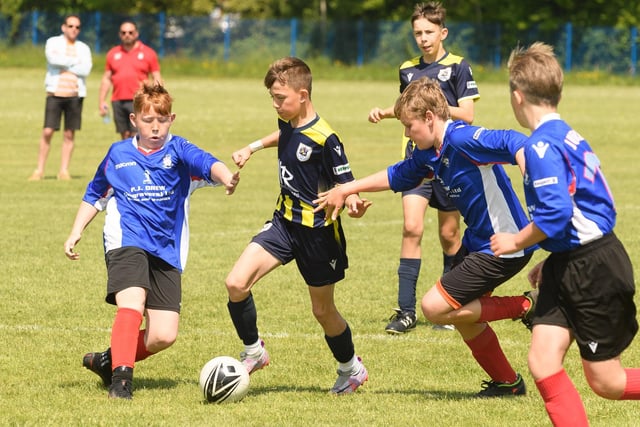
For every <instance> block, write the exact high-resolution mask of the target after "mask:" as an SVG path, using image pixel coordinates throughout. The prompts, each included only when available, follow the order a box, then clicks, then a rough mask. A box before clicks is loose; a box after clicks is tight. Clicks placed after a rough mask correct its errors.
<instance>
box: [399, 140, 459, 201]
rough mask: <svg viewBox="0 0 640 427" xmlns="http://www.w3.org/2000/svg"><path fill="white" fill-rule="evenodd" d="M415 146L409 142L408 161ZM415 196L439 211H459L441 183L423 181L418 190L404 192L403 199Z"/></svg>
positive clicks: (406, 151)
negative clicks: (425, 200) (426, 201)
mask: <svg viewBox="0 0 640 427" xmlns="http://www.w3.org/2000/svg"><path fill="white" fill-rule="evenodd" d="M413 148H414V144H413V142H412V141H409V142H407V146H406V149H405V155H404V158H405V159H408V158H410V157H411V155H412V153H413ZM412 194H415V195H417V196H420V197H423V198H425V199H427V200H428V201H429V206H431V207H432V208H434V209H438V210H439V211H444V212H453V211H457V210H458V208H456V205H454V204H453V201H452V200H451V199H450V198H449V196H447V191H446V190H445V189H444V187H443V186H442V184H441V183H440V181H436V180H434V181H423V182H422V183H421V184H420V185H418V186H417V187H416V188H413V189H411V190H407V191H403V192H402V197H404V196H408V195H412Z"/></svg>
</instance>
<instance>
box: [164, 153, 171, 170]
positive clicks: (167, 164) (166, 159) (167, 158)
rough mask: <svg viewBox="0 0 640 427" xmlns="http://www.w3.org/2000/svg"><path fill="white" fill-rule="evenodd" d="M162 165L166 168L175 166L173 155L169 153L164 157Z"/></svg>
mask: <svg viewBox="0 0 640 427" xmlns="http://www.w3.org/2000/svg"><path fill="white" fill-rule="evenodd" d="M162 167H163V168H165V169H171V168H172V167H173V161H172V160H171V155H169V154H167V155H166V156H164V157H163V158H162Z"/></svg>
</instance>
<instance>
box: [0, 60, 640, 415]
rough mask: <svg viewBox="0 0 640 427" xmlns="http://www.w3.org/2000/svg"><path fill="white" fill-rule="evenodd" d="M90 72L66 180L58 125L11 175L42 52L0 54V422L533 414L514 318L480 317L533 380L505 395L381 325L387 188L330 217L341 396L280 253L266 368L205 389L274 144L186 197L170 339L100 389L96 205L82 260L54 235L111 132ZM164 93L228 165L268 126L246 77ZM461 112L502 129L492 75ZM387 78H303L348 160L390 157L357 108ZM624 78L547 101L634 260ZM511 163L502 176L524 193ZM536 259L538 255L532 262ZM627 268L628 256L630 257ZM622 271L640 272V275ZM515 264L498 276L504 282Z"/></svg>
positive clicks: (269, 206) (629, 360)
mask: <svg viewBox="0 0 640 427" xmlns="http://www.w3.org/2000/svg"><path fill="white" fill-rule="evenodd" d="M100 74H101V73H100V69H99V68H97V69H95V70H94V72H93V74H92V76H91V78H90V81H89V96H88V97H87V99H86V100H85V110H84V117H83V129H82V130H81V131H80V132H79V133H78V135H77V146H76V151H75V153H74V157H73V161H72V165H71V173H72V175H73V177H74V178H75V179H74V180H73V181H71V182H58V181H56V180H55V178H54V177H55V174H56V172H57V167H58V164H59V156H60V151H59V149H60V138H61V136H60V134H59V133H57V134H56V135H55V136H54V141H53V148H52V152H51V155H50V158H49V162H48V166H47V171H46V175H47V179H45V180H44V181H42V182H36V183H32V182H27V181H26V178H27V176H28V175H29V174H30V173H31V171H32V170H33V168H34V167H35V162H36V156H37V145H38V138H39V135H40V131H41V126H42V121H43V106H44V93H43V78H44V71H43V70H42V69H40V68H24V67H23V68H7V67H5V68H1V69H0V93H2V95H3V96H2V97H1V98H0V111H2V114H3V120H4V125H3V127H2V129H3V130H2V134H3V136H2V139H1V140H0V175H1V177H0V178H1V179H0V216H1V217H2V236H3V239H1V240H0V254H1V255H0V257H1V259H0V273H1V274H2V278H3V280H2V282H1V284H0V301H2V314H1V315H0V378H1V386H0V424H7V425H214V424H216V425H250V426H254V425H255V426H264V425H268V426H280V425H293V426H306V425H314V426H338V425H362V426H382V425H409V426H412V425H437V426H457V425H460V426H487V427H489V426H491V427H493V426H509V427H511V426H527V427H530V426H547V425H549V421H548V419H547V416H546V413H545V411H544V407H543V403H542V401H541V399H540V397H539V395H538V393H537V391H536V389H535V386H534V384H533V381H532V379H531V376H530V375H529V373H528V372H527V367H526V355H527V349H528V343H529V332H528V331H526V330H525V328H524V327H523V326H522V325H521V324H520V323H518V322H511V321H503V322H496V323H494V325H493V326H494V327H495V329H496V331H497V334H498V336H499V337H500V339H501V343H502V346H503V348H504V350H505V352H506V354H507V356H508V357H509V359H510V360H511V362H512V364H513V365H514V367H515V368H516V370H518V371H519V372H521V373H522V374H523V376H524V378H525V381H526V382H527V385H528V387H529V391H530V393H529V394H528V395H527V396H526V397H523V398H518V399H512V400H509V399H507V400H500V399H498V400H489V401H485V400H483V401H478V400H475V399H473V398H472V396H473V394H474V393H476V392H477V391H478V390H479V386H480V382H481V380H483V379H487V377H486V374H485V373H484V372H482V371H481V369H480V368H479V367H478V366H477V365H476V364H475V362H474V361H473V360H472V358H471V356H470V354H469V350H468V349H467V348H466V346H465V345H464V344H463V343H462V340H461V339H460V338H459V336H458V335H457V333H449V332H439V331H433V330H432V329H431V328H430V327H429V326H428V325H427V324H426V323H425V321H424V319H423V318H421V319H420V323H419V325H418V328H417V330H416V331H415V332H413V333H411V334H409V335H407V336H401V337H392V336H388V335H387V334H385V333H384V332H383V328H384V326H385V324H386V320H387V318H388V316H389V315H390V314H391V308H392V307H394V306H395V304H396V281H397V279H396V269H397V263H398V255H399V245H400V231H401V226H402V221H401V208H400V199H399V196H398V195H394V194H392V193H390V192H388V193H374V194H369V195H367V197H368V198H369V199H371V200H373V202H374V206H373V207H372V209H371V210H370V211H369V212H368V213H367V215H366V216H365V217H364V218H362V219H359V220H353V219H349V218H345V221H344V224H345V230H346V233H347V239H348V244H349V255H350V264H351V268H350V269H349V270H348V272H347V278H346V280H344V281H343V282H341V283H340V284H338V285H337V288H336V300H337V304H338V307H339V309H340V311H341V312H342V314H343V315H344V316H345V318H346V319H347V320H348V321H349V323H350V325H351V328H352V330H353V333H354V341H355V345H356V350H357V352H358V354H360V355H361V356H362V357H363V359H364V361H365V363H366V364H367V367H368V369H369V373H370V379H369V381H368V382H367V383H366V384H365V386H363V387H362V388H361V389H360V390H358V392H357V393H356V394H355V395H352V396H347V397H344V398H333V397H331V396H329V395H327V390H328V388H329V387H330V386H331V385H332V384H333V381H334V380H335V369H336V364H335V362H334V360H333V359H332V357H331V354H330V352H329V350H328V349H327V347H326V344H325V342H324V339H323V337H322V332H321V328H320V327H319V326H318V324H317V323H316V322H315V320H314V319H313V317H312V315H311V312H310V303H309V297H308V294H307V291H306V289H305V285H304V284H303V282H302V279H301V278H300V276H299V274H298V272H297V270H296V268H295V265H288V266H285V267H281V268H279V269H277V270H276V271H274V272H273V273H272V274H270V275H269V276H267V277H266V278H265V279H264V280H263V281H262V282H261V283H259V284H258V285H257V286H256V287H255V288H254V294H255V298H256V303H257V306H258V313H259V314H258V321H259V327H260V330H261V333H262V335H263V337H264V338H265V340H266V341H267V343H268V346H269V351H270V353H271V356H272V365H271V366H270V367H269V368H267V369H265V370H264V371H261V372H258V373H256V374H255V375H253V376H252V378H251V392H250V394H249V395H248V396H247V398H245V399H244V400H243V401H242V402H241V403H239V404H232V405H207V404H203V403H202V399H201V398H200V395H199V388H198V375H199V371H200V368H201V367H202V366H203V365H204V363H205V362H206V361H207V360H209V359H211V358H212V357H214V356H217V355H231V356H237V355H238V353H239V351H240V350H241V349H242V346H241V343H240V341H239V340H238V339H237V337H236V335H235V331H234V329H233V326H232V325H231V322H230V320H229V317H228V313H227V309H226V292H225V289H224V278H225V276H226V274H227V272H228V271H229V269H230V268H231V266H232V265H233V263H234V261H235V259H236V258H237V257H238V255H239V254H240V252H241V251H242V249H243V248H244V246H245V245H246V244H247V242H248V241H249V239H250V238H251V236H252V235H253V234H254V233H256V232H257V231H258V230H259V228H260V227H261V225H262V223H263V222H264V220H266V219H268V218H270V216H271V213H272V210H273V207H274V204H275V199H276V195H277V191H278V185H277V164H276V157H275V152H273V151H262V152H260V153H258V154H257V155H256V156H255V157H254V158H253V159H252V160H251V161H250V162H249V163H248V164H247V166H246V167H245V169H243V171H242V180H241V184H240V187H239V189H238V191H237V193H236V194H235V195H233V196H231V197H227V196H225V195H224V194H223V191H221V190H220V189H206V190H200V191H198V192H196V193H195V195H194V197H193V200H192V209H191V232H192V236H191V237H192V242H191V251H190V259H189V264H188V266H187V268H186V271H185V274H184V277H183V314H182V317H181V327H180V335H179V338H178V341H177V342H176V344H175V345H174V346H173V347H171V348H170V349H168V350H166V351H164V352H162V353H160V354H158V355H156V356H153V357H152V358H150V359H148V360H146V361H143V362H140V363H139V364H138V365H137V367H136V379H135V386H136V390H135V397H134V400H133V401H132V402H114V401H109V400H108V399H107V398H106V392H105V391H104V390H103V389H102V388H101V387H100V385H99V380H98V378H97V377H96V376H95V375H93V374H91V373H90V372H88V371H86V370H85V369H83V368H82V366H81V357H82V355H83V354H84V353H85V352H87V351H95V350H102V349H104V348H106V346H107V345H108V343H109V336H110V328H111V323H112V320H113V314H114V309H113V307H112V306H109V305H107V304H106V303H104V301H103V298H104V295H103V294H104V289H105V279H106V273H105V267H104V262H103V253H102V242H101V231H102V224H103V219H104V217H103V216H102V215H100V216H99V217H98V218H96V220H95V221H94V223H93V224H91V225H90V226H89V228H88V229H87V231H86V232H85V234H84V238H83V240H82V242H81V243H80V245H79V246H78V251H79V252H80V253H81V259H80V260H79V261H77V262H71V261H68V260H67V259H66V258H65V257H64V254H63V251H62V244H63V242H64V240H65V239H66V237H67V234H68V232H69V230H70V227H71V224H72V221H73V218H74V215H75V212H76V209H77V207H78V205H79V203H80V199H81V197H82V194H83V191H84V188H85V186H86V184H87V182H88V181H89V179H90V178H91V177H92V176H93V172H94V170H95V168H96V167H97V165H98V162H99V161H100V160H101V159H102V157H103V156H104V153H105V151H106V149H107V147H108V146H109V144H110V143H111V142H113V141H114V140H115V139H116V134H115V132H114V129H113V127H112V126H113V125H112V124H111V125H108V126H106V125H103V124H102V122H101V120H100V118H99V116H98V114H97V91H98V85H99V80H98V79H99V75H100ZM166 85H167V87H168V88H169V90H170V91H171V92H172V94H173V95H174V98H175V106H174V111H175V112H176V113H177V116H178V118H177V121H176V123H175V125H174V127H173V129H172V130H173V131H174V133H176V134H179V135H183V136H186V137H188V138H190V139H191V140H192V141H193V142H194V143H196V144H198V145H200V146H202V147H203V148H206V149H208V150H210V151H212V152H213V153H214V154H216V155H217V156H219V157H220V158H222V159H224V160H226V161H227V160H228V161H229V163H230V155H231V153H232V152H233V151H234V150H235V149H237V148H238V147H241V146H243V145H245V144H247V143H248V142H250V141H253V140H255V139H256V138H257V137H259V136H262V135H265V134H267V133H269V132H271V131H272V130H273V129H274V128H275V125H276V121H275V119H276V118H275V114H274V112H273V111H272V108H271V106H270V100H269V97H268V95H267V92H266V90H265V89H264V88H263V86H262V79H261V77H256V78H234V79H227V78H222V77H219V78H204V77H194V76H191V77H188V78H186V77H178V76H177V74H176V75H174V74H171V73H168V74H167V75H166ZM479 86H480V90H481V93H482V98H481V100H480V101H479V102H478V103H477V104H476V108H477V119H476V123H477V124H482V125H484V126H487V127H500V128H508V127H514V126H517V124H516V122H515V120H514V119H513V117H512V114H511V111H510V107H509V99H508V91H507V86H506V83H505V82H504V81H501V82H496V83H489V82H487V83H483V82H482V81H479ZM396 91H397V85H396V84H395V83H393V82H388V83H380V82H374V81H340V80H333V79H332V80H331V81H329V80H327V79H323V78H317V79H316V82H315V84H314V92H313V98H314V103H315V106H316V108H317V110H318V112H319V113H320V114H321V115H322V116H323V117H324V118H326V119H327V120H328V121H329V123H331V124H332V125H333V127H334V128H335V129H336V131H337V132H338V133H339V134H340V136H341V138H342V139H343V141H344V143H345V145H346V149H347V153H348V155H349V158H350V161H351V165H352V167H353V169H354V171H355V173H356V175H357V176H364V175H365V174H369V173H372V172H375V171H378V170H380V169H382V168H384V167H385V166H387V165H388V164H389V163H391V162H394V161H396V160H398V159H399V155H400V142H399V139H400V134H401V129H400V126H399V124H398V123H397V122H395V121H385V122H382V123H379V124H377V125H372V124H370V123H368V122H367V120H366V118H367V114H368V111H369V109H370V108H371V107H372V106H374V105H378V106H382V107H386V106H388V105H390V104H391V103H392V102H393V100H394V99H395V97H396ZM639 99H640V88H639V87H637V86H630V87H618V86H615V85H608V86H593V87H592V86H584V85H581V86H578V85H567V87H566V89H565V94H564V99H563V102H562V104H561V109H560V111H561V113H562V114H563V116H564V117H565V118H566V119H567V120H568V121H569V122H570V123H571V124H573V125H574V126H575V127H576V129H577V130H578V131H579V132H580V133H581V134H582V135H583V136H584V137H586V138H587V139H588V140H589V141H590V142H591V143H592V145H593V146H594V148H595V150H596V152H597V153H598V155H599V156H600V158H601V160H602V162H603V165H604V170H605V173H606V174H607V178H608V180H609V184H610V185H611V188H612V190H613V192H614V195H615V197H616V201H617V207H618V215H619V216H618V226H617V233H618V235H619V236H620V238H621V239H622V240H623V242H624V243H625V245H626V247H627V249H628V251H629V253H630V255H631V258H632V259H633V260H637V259H638V257H639V255H640V254H639V253H638V252H639V251H640V241H639V237H638V236H640V230H639V228H640V225H639V224H640V204H639V202H638V199H637V189H638V188H640V173H638V172H637V170H636V168H635V166H636V165H635V162H636V161H638V158H639V156H638V154H637V142H638V137H637V133H638V126H637V125H636V124H635V123H637V112H638V111H639V106H638V100H639ZM511 172H513V175H512V177H513V180H514V186H515V188H516V190H517V191H518V192H519V193H520V192H521V184H520V180H519V179H518V177H517V174H516V171H515V170H513V168H512V170H511ZM425 225H426V227H425V228H426V230H425V238H424V242H423V269H422V274H421V276H420V282H419V285H418V296H419V297H420V296H422V295H423V294H424V293H425V292H426V290H427V289H429V288H430V287H431V285H432V284H433V283H434V281H435V280H436V278H437V276H438V272H439V271H440V269H441V267H440V266H441V254H440V252H441V251H440V248H439V244H438V242H437V238H436V218H435V212H433V211H428V213H427V215H426V217H425ZM543 256H544V254H543V253H542V252H540V253H538V254H536V256H535V260H539V259H541V258H542V257H543ZM638 265H640V264H638V263H637V264H636V268H637V266H638ZM637 273H638V271H636V274H637ZM527 287H528V285H527V283H526V271H525V272H523V273H521V274H520V275H518V276H517V277H516V278H514V279H513V280H511V281H510V282H508V283H507V284H505V285H503V286H502V287H501V288H499V289H498V292H497V293H498V294H500V295H507V294H514V293H516V294H519V293H521V292H522V291H523V290H525V289H526V288H527ZM623 362H624V364H625V365H626V366H640V347H639V346H638V344H637V343H634V344H633V345H632V346H631V347H630V348H629V349H628V350H627V351H626V352H625V353H624V354H623ZM566 367H567V370H568V372H569V374H570V375H571V377H572V378H573V379H574V381H575V383H576V386H577V387H578V389H579V391H580V392H581V394H582V396H583V399H584V402H585V406H586V408H587V412H588V415H589V418H590V421H591V423H592V425H593V426H607V427H608V426H632V425H637V409H638V406H637V405H638V404H637V403H634V402H610V401H605V400H603V399H601V398H598V397H596V396H595V395H594V393H592V392H591V391H590V390H589V388H588V386H587V385H586V382H585V380H584V378H583V375H582V372H581V368H580V362H579V357H578V353H577V350H576V349H575V348H572V349H571V351H570V352H569V354H568V357H567V363H566Z"/></svg>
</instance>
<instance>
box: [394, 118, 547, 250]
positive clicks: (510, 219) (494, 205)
mask: <svg viewBox="0 0 640 427" xmlns="http://www.w3.org/2000/svg"><path fill="white" fill-rule="evenodd" d="M526 139H527V137H526V135H524V134H522V133H520V132H516V131H513V130H488V129H485V128H482V127H478V126H471V125H468V124H466V123H465V122H463V121H456V122H451V121H448V122H447V125H446V127H445V133H444V138H443V144H442V146H441V147H440V149H439V150H436V149H435V148H431V149H428V150H419V149H416V150H415V151H414V152H413V156H412V157H411V158H408V159H406V160H404V161H401V162H399V163H396V164H395V165H392V166H390V167H389V168H388V169H387V176H388V178H389V183H390V186H391V189H392V190H393V191H396V192H397V191H405V190H410V189H411V188H414V187H415V186H416V185H418V184H419V183H420V182H421V181H422V180H423V179H425V178H426V179H431V180H433V179H436V180H438V181H439V182H440V183H441V184H442V185H443V187H444V189H445V191H446V192H447V195H448V196H449V198H450V199H451V200H452V202H453V203H454V204H455V206H456V208H457V209H458V210H459V211H460V214H461V215H462V217H463V218H464V222H465V224H466V226H467V228H466V230H465V232H464V236H463V238H462V243H463V244H464V246H465V247H466V248H467V249H468V250H469V251H471V252H484V253H488V254H493V252H492V251H491V245H490V238H491V236H492V235H493V234H495V233H499V232H504V233H517V232H518V231H520V229H521V228H523V227H524V226H526V225H527V224H528V223H529V221H528V219H527V215H526V214H525V212H524V209H523V208H522V205H521V204H520V201H519V199H518V197H517V196H516V194H515V192H514V191H513V188H512V186H511V180H510V179H509V177H508V176H507V174H506V172H505V170H504V168H503V167H502V165H501V163H508V164H515V153H516V152H517V151H518V150H519V149H520V148H522V146H523V145H524V143H525V141H526ZM534 249H535V247H531V248H526V249H525V250H524V251H520V252H516V253H514V254H510V255H506V256H505V257H520V256H522V255H523V254H524V253H528V252H531V251H532V250H534Z"/></svg>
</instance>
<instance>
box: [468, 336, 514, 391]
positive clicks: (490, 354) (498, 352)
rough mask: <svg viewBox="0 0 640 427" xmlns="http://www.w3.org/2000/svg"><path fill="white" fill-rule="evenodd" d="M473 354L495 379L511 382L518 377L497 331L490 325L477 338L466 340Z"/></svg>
mask: <svg viewBox="0 0 640 427" xmlns="http://www.w3.org/2000/svg"><path fill="white" fill-rule="evenodd" d="M465 344H467V346H468V347H469V348H470V349H471V354H472V355H473V357H474V358H475V359H476V360H477V361H478V363H479V364H480V366H481V367H482V369H484V370H485V372H486V373H487V374H489V376H490V377H491V379H492V380H493V381H498V382H501V383H508V384H511V383H513V382H515V380H516V378H517V374H516V372H515V371H514V370H513V368H512V367H511V364H509V361H508V360H507V357H506V356H505V355H504V353H503V352H502V348H501V347H500V343H499V342H498V337H497V336H496V333H495V332H494V331H493V329H491V327H490V326H489V325H487V327H486V328H485V329H484V331H482V332H481V333H480V335H478V336H477V337H475V338H472V339H470V340H469V341H465Z"/></svg>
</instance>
